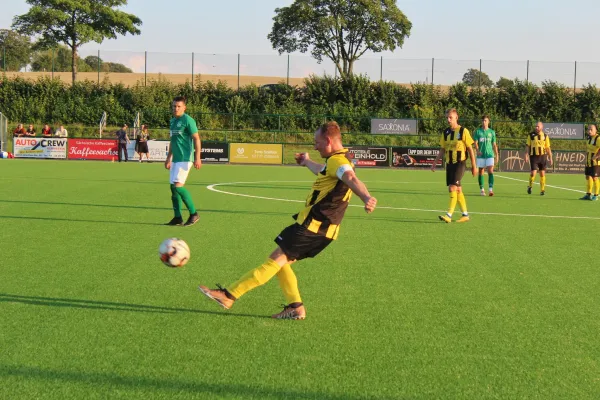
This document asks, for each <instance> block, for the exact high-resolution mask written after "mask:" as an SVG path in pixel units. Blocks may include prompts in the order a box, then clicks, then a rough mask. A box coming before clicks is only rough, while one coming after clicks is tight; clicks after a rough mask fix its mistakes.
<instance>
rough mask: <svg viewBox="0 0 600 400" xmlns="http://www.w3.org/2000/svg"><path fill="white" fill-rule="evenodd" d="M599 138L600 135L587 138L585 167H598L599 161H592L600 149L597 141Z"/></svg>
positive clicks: (599, 142)
mask: <svg viewBox="0 0 600 400" xmlns="http://www.w3.org/2000/svg"><path fill="white" fill-rule="evenodd" d="M599 136H600V135H594V136H588V140H587V145H586V150H587V151H586V153H587V157H586V159H585V166H586V167H595V166H597V165H600V160H594V159H593V158H594V156H595V155H596V153H598V150H599V149H600V140H598V137H599Z"/></svg>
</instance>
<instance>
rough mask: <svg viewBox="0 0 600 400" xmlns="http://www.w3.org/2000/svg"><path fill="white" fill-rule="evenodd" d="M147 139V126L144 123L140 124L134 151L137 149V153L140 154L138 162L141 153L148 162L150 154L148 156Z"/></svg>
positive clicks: (148, 137) (148, 135) (148, 138)
mask: <svg viewBox="0 0 600 400" xmlns="http://www.w3.org/2000/svg"><path fill="white" fill-rule="evenodd" d="M148 140H150V134H149V133H148V127H147V126H146V125H142V129H141V131H140V134H139V136H138V140H137V144H136V149H135V151H137V153H138V154H139V156H140V160H139V161H140V162H142V155H143V154H145V155H146V161H147V162H150V156H149V154H148V153H149V151H148Z"/></svg>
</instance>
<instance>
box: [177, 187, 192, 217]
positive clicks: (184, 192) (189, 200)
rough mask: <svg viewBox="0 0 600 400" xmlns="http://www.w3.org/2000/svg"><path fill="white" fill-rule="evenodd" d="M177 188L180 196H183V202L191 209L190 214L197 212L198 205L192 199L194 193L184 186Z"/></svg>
mask: <svg viewBox="0 0 600 400" xmlns="http://www.w3.org/2000/svg"><path fill="white" fill-rule="evenodd" d="M175 190H177V193H178V194H179V196H181V199H182V200H183V204H185V206H186V207H187V209H188V210H189V211H190V214H196V206H194V201H193V200H192V195H191V194H190V192H188V190H187V189H186V188H184V187H183V186H181V187H176V188H175Z"/></svg>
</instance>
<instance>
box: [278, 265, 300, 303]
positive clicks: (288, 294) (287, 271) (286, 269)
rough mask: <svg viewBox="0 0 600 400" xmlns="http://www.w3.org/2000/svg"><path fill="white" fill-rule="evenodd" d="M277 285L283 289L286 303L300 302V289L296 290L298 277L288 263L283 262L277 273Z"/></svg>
mask: <svg viewBox="0 0 600 400" xmlns="http://www.w3.org/2000/svg"><path fill="white" fill-rule="evenodd" d="M277 278H278V279H279V286H280V287H281V290H283V296H284V297H285V303H286V304H292V303H302V299H301V298H300V291H299V290H298V279H296V274H295V273H294V270H292V267H291V266H290V264H285V265H284V266H283V267H282V268H281V269H280V270H279V272H278V273H277Z"/></svg>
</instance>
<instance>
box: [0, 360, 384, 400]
mask: <svg viewBox="0 0 600 400" xmlns="http://www.w3.org/2000/svg"><path fill="white" fill-rule="evenodd" d="M200 376H201V374H200ZM0 377H4V378H8V377H18V378H20V379H19V381H24V382H28V381H42V382H52V383H53V384H60V383H62V384H71V385H72V384H80V385H82V386H85V387H88V388H89V392H90V393H96V394H98V393H100V394H102V393H105V394H107V395H108V393H113V392H114V390H115V389H116V388H119V389H121V390H124V391H125V390H128V389H130V390H132V391H136V392H137V391H139V390H142V391H144V392H145V393H146V395H147V396H149V398H152V397H155V396H158V395H159V393H160V394H171V393H188V395H190V396H194V397H196V396H198V395H204V396H206V397H207V398H212V397H214V396H218V397H236V398H237V397H240V398H242V397H251V398H258V399H322V400H344V399H347V400H358V399H364V398H365V396H364V395H363V396H358V395H349V394H344V393H340V394H334V393H323V392H315V391H308V390H303V389H300V388H299V389H298V391H295V390H293V389H287V388H286V387H285V384H282V386H281V388H270V387H266V386H260V385H259V384H254V385H247V384H235V383H214V382H206V381H204V382H203V381H201V380H182V379H176V378H175V379H169V378H163V379H161V378H151V377H145V376H123V375H121V374H117V373H103V372H81V371H65V370H52V369H46V368H40V367H30V366H15V365H0ZM288 379H289V378H288ZM7 384H8V383H7ZM8 385H9V387H10V384H8ZM300 390H302V391H300ZM204 396H202V397H204ZM159 397H160V396H159ZM368 398H372V399H375V400H383V399H391V397H387V398H386V397H381V396H368Z"/></svg>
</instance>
